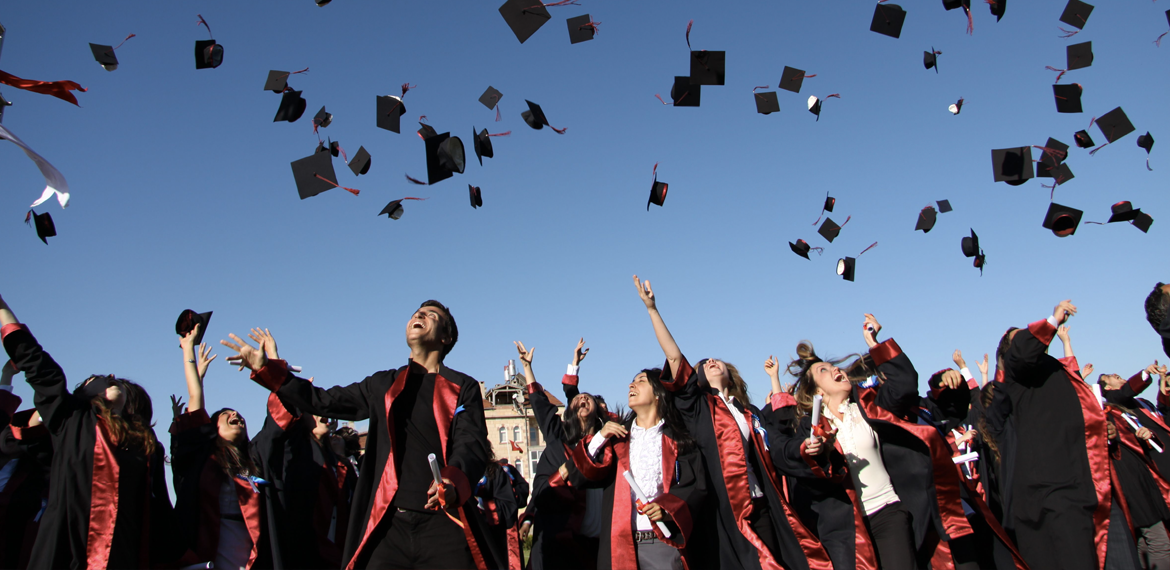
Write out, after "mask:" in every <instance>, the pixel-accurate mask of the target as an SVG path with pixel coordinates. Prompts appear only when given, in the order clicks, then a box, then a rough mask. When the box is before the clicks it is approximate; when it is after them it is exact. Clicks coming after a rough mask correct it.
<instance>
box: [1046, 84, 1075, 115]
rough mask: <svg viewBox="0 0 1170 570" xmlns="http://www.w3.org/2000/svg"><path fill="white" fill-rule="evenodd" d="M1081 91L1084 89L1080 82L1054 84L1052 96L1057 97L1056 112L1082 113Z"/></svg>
mask: <svg viewBox="0 0 1170 570" xmlns="http://www.w3.org/2000/svg"><path fill="white" fill-rule="evenodd" d="M1081 92H1082V89H1081V85H1080V84H1079V83H1070V84H1068V85H1053V86H1052V96H1053V97H1055V98H1056V112H1057V113H1080V112H1081V111H1082V109H1081Z"/></svg>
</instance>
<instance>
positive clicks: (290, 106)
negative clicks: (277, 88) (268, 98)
mask: <svg viewBox="0 0 1170 570" xmlns="http://www.w3.org/2000/svg"><path fill="white" fill-rule="evenodd" d="M308 104H309V102H308V101H305V98H304V97H301V92H300V91H285V92H284V95H283V96H281V98H280V107H278V108H277V109H276V116H275V117H273V118H272V122H274V123H277V122H280V121H288V122H290V123H295V122H296V120H297V119H299V118H301V115H304V114H305V107H306V106H307V105H308Z"/></svg>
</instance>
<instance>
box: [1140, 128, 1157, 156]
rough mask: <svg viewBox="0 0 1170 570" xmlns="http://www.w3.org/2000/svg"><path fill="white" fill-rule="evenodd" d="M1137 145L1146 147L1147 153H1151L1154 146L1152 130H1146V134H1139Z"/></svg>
mask: <svg viewBox="0 0 1170 570" xmlns="http://www.w3.org/2000/svg"><path fill="white" fill-rule="evenodd" d="M1137 145H1138V146H1139V147H1141V148H1144V149H1146V154H1150V150H1151V149H1153V148H1154V135H1151V134H1150V131H1146V134H1144V135H1139V136H1138V138H1137Z"/></svg>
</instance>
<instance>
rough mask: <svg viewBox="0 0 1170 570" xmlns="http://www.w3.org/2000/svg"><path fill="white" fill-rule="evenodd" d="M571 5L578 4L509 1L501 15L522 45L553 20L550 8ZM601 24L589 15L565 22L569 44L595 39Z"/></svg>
mask: <svg viewBox="0 0 1170 570" xmlns="http://www.w3.org/2000/svg"><path fill="white" fill-rule="evenodd" d="M569 5H573V6H576V5H578V4H577V2H576V1H575V0H563V1H561V2H552V3H549V4H544V3H541V2H540V1H539V0H508V1H507V2H504V4H503V5H502V6H500V15H501V16H503V17H504V22H506V23H507V24H508V27H509V28H511V29H512V33H514V34H516V39H517V40H520V43H524V42H526V41H528V38H530V37H532V34H535V33H536V32H537V30H540V28H542V27H543V26H544V25H545V24H546V23H548V21H549V20H551V19H552V14H550V13H549V11H548V9H549V8H552V7H556V6H569ZM600 24H601V22H594V21H593V18H591V17H590V16H589V14H583V15H580V16H575V17H572V18H569V19H568V20H565V25H566V26H567V27H568V30H569V43H572V44H579V43H581V42H587V41H589V40H591V39H593V36H595V35H596V34H597V26H598V25H600Z"/></svg>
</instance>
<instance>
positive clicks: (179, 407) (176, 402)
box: [171, 394, 187, 420]
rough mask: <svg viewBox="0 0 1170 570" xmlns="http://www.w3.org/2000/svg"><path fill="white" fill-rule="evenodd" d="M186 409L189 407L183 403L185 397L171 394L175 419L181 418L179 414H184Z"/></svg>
mask: <svg viewBox="0 0 1170 570" xmlns="http://www.w3.org/2000/svg"><path fill="white" fill-rule="evenodd" d="M186 409H187V407H186V406H184V405H183V398H182V397H181V396H175V395H174V394H171V414H172V415H173V416H174V419H176V420H177V419H179V416H181V415H183V412H184V411H186Z"/></svg>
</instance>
